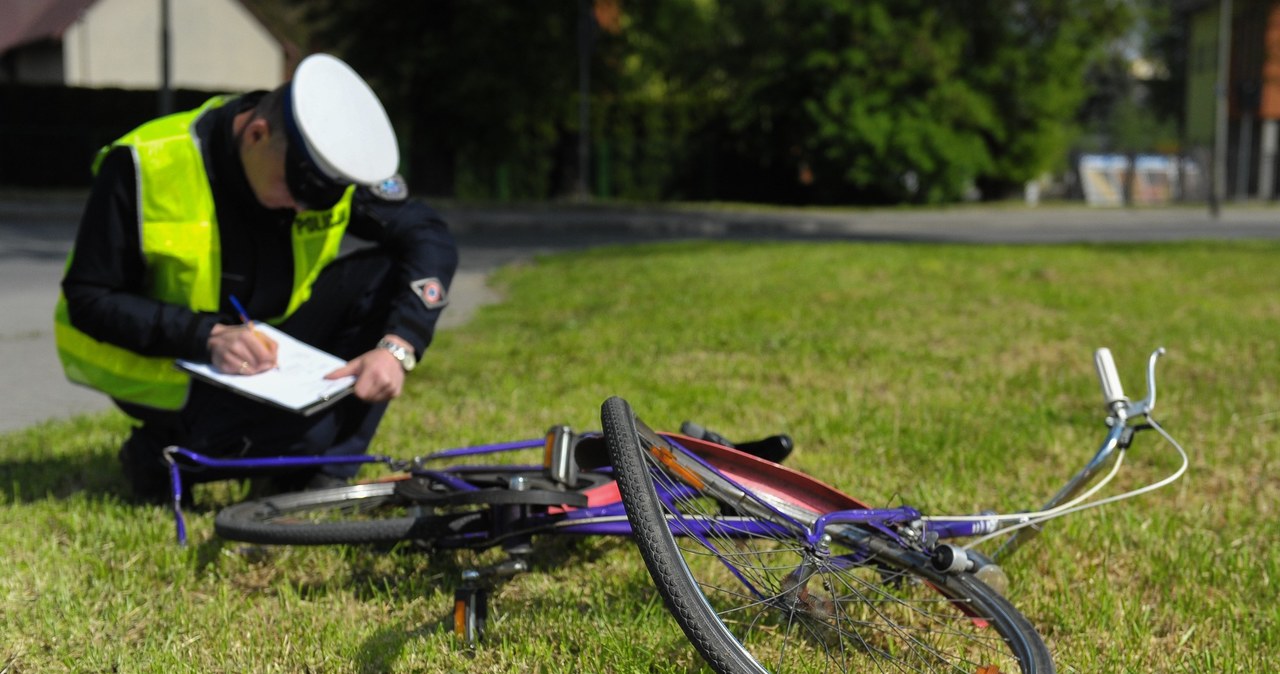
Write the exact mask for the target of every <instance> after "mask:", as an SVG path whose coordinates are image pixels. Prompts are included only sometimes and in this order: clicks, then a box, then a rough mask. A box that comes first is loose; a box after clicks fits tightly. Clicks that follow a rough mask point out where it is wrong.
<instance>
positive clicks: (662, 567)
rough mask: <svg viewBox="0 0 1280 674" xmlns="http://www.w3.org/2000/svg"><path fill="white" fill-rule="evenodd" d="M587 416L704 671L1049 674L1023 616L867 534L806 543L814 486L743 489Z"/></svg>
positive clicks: (650, 437)
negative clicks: (600, 432) (600, 435)
mask: <svg viewBox="0 0 1280 674" xmlns="http://www.w3.org/2000/svg"><path fill="white" fill-rule="evenodd" d="M601 416H602V423H603V427H604V433H605V438H606V442H607V444H608V447H609V453H610V456H611V457H612V459H613V465H614V471H615V477H616V478H617V480H618V485H619V488H620V490H621V492H622V499H623V503H624V504H625V506H626V511H627V516H628V518H629V520H630V522H631V527H632V530H633V532H634V536H635V538H636V541H637V544H638V545H639V547H640V552H641V555H642V556H643V557H644V560H645V564H646V565H647V566H648V568H649V571H650V574H651V576H652V577H653V579H654V582H655V583H656V584H657V586H658V590H659V592H660V593H661V594H662V596H663V599H664V600H665V601H666V604H667V607H668V609H669V610H670V611H671V613H672V614H673V615H674V617H675V618H676V621H677V622H678V623H679V624H680V626H681V628H682V629H683V630H684V632H685V634H686V635H687V636H688V637H689V639H690V641H691V642H692V643H693V645H694V646H695V648H697V649H698V651H699V653H701V654H702V656H703V657H704V658H705V659H706V660H707V662H708V663H709V664H710V665H711V666H712V668H714V669H715V670H716V671H718V672H722V673H725V672H735V673H736V672H769V671H772V672H810V671H812V672H863V671H866V672H884V671H903V672H935V671H937V672H968V673H971V674H1007V673H1010V672H1023V673H1024V674H1032V673H1034V674H1049V673H1051V672H1053V664H1052V662H1051V660H1050V658H1049V653H1048V650H1047V649H1046V648H1045V646H1044V643H1043V641H1042V640H1041V638H1040V636H1039V635H1038V634H1037V633H1036V631H1035V629H1034V628H1033V627H1032V626H1031V624H1030V623H1029V622H1028V621H1027V620H1026V618H1024V617H1023V616H1022V615H1021V614H1019V613H1018V611H1017V610H1016V609H1014V608H1013V607H1012V606H1011V605H1010V604H1009V603H1008V602H1007V601H1006V600H1005V599H1004V598H1002V597H1000V596H999V595H998V594H997V593H996V592H994V591H993V590H991V589H990V588H988V587H987V586H986V585H984V584H982V583H981V582H980V581H978V580H976V579H975V578H973V577H972V576H969V575H966V574H960V575H946V574H940V573H938V572H935V571H934V570H933V569H932V567H930V566H929V564H928V559H927V557H926V556H925V555H924V554H923V553H921V552H918V551H914V550H910V549H907V548H905V547H904V546H903V545H901V544H900V543H898V541H897V539H896V538H895V537H893V536H890V535H888V534H887V533H884V532H880V531H878V530H875V529H873V528H864V527H857V526H829V527H828V528H827V533H828V534H829V540H825V541H822V542H820V543H818V544H813V543H810V542H808V540H807V537H806V535H805V534H806V532H807V531H808V529H809V527H811V526H812V524H813V522H814V521H815V520H816V519H817V517H818V516H819V515H820V514H821V513H822V512H823V511H820V510H814V506H813V505H812V501H813V498H812V494H813V493H814V492H818V491H821V489H825V486H824V485H821V483H818V482H817V481H813V482H814V485H813V488H812V489H807V488H805V486H804V484H803V481H802V480H800V479H797V478H796V477H795V476H794V475H792V476H790V477H788V478H787V479H786V480H770V479H769V478H768V477H767V476H763V477H762V476H760V475H757V476H755V477H753V478H751V480H750V481H748V482H747V483H746V484H745V485H744V482H743V480H740V479H733V478H729V477H725V476H724V475H723V474H721V473H720V471H719V470H718V469H717V467H716V464H717V463H718V462H719V461H720V460H719V459H717V458H716V457H714V456H702V457H699V458H698V459H695V460H693V461H692V462H686V463H684V464H683V465H681V463H680V462H679V461H677V460H673V457H672V454H673V453H680V452H686V451H688V450H686V449H685V448H682V447H681V446H680V445H678V444H672V443H668V442H666V441H665V440H663V439H662V438H661V437H660V436H658V435H657V434H655V433H653V432H652V431H651V430H649V429H648V428H647V427H646V426H644V424H643V422H640V421H639V420H638V419H636V417H635V415H634V413H633V412H632V411H631V408H630V406H629V405H627V403H626V401H623V400H621V399H620V398H611V399H610V400H608V401H606V402H605V405H604V407H603V409H602V411H601ZM685 458H686V459H687V458H688V457H685ZM690 466H694V469H692V470H691V469H690V468H689V467H690ZM731 468H732V467H731ZM757 489H759V490H760V491H762V492H768V494H766V495H765V497H761V495H760V494H757V493H756V491H757ZM660 494H661V496H660ZM846 498H848V497H846ZM848 500H849V501H851V502H852V499H848ZM840 509H848V508H840Z"/></svg>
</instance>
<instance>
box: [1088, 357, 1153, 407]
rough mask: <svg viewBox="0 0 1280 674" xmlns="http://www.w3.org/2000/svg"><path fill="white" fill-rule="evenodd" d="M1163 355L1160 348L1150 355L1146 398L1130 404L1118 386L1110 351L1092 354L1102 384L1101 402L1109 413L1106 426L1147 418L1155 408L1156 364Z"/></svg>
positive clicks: (1114, 363)
mask: <svg viewBox="0 0 1280 674" xmlns="http://www.w3.org/2000/svg"><path fill="white" fill-rule="evenodd" d="M1164 353H1165V351H1164V347H1160V348H1158V349H1156V350H1155V351H1153V352H1152V353H1151V358H1150V359H1148V360H1147V397H1146V398H1143V399H1142V400H1139V401H1138V402H1134V403H1131V402H1129V398H1128V397H1127V396H1125V394H1124V387H1123V386H1121V384H1120V375H1119V373H1118V372H1117V371H1116V361H1115V359H1114V358H1112V357H1111V349H1108V348H1106V347H1103V348H1101V349H1098V350H1097V351H1095V352H1094V353H1093V364H1094V366H1095V367H1096V368H1097V370H1098V381H1099V382H1101V384H1102V401H1103V404H1104V405H1106V408H1107V411H1108V412H1110V413H1111V415H1112V416H1111V418H1109V419H1108V421H1107V423H1108V425H1110V424H1113V423H1115V422H1116V421H1121V422H1123V421H1124V420H1126V419H1128V418H1130V417H1137V416H1147V415H1149V414H1151V410H1153V409H1155V406H1156V362H1157V361H1158V360H1160V357H1161V356H1163V355H1164Z"/></svg>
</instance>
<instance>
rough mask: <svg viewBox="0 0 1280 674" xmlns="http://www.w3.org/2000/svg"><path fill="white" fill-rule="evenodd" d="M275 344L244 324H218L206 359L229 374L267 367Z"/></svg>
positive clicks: (272, 361) (271, 362) (272, 359)
mask: <svg viewBox="0 0 1280 674" xmlns="http://www.w3.org/2000/svg"><path fill="white" fill-rule="evenodd" d="M278 348H279V347H278V345H277V344H276V343H275V342H274V341H273V340H272V339H271V338H270V337H267V336H266V335H264V334H262V333H261V332H258V331H256V330H253V329H252V328H250V327H248V326H244V325H221V324H219V325H215V326H213V332H211V333H209V360H210V362H211V363H213V366H214V367H216V368H218V369H219V370H221V371H222V372H226V373H228V374H258V373H259V372H266V371H267V370H270V369H271V368H273V367H275V366H276V352H277V350H278ZM393 360H394V359H393Z"/></svg>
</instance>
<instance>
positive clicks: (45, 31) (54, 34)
mask: <svg viewBox="0 0 1280 674" xmlns="http://www.w3.org/2000/svg"><path fill="white" fill-rule="evenodd" d="M94 2H96V0H0V16H3V17H4V21H0V54H2V53H4V52H7V51H9V50H10V49H13V48H14V47H21V46H23V45H26V44H31V43H33V42H40V41H42V40H51V39H59V38H61V37H62V34H63V33H65V32H66V30H67V28H70V27H71V24H73V23H75V22H76V20H77V19H79V18H80V16H81V15H82V14H84V12H85V10H86V9H88V8H89V6H90V5H92V4H93V3H94Z"/></svg>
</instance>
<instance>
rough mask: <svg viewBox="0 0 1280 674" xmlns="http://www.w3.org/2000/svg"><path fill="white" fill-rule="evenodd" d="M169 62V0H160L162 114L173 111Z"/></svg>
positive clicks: (171, 78)
mask: <svg viewBox="0 0 1280 674" xmlns="http://www.w3.org/2000/svg"><path fill="white" fill-rule="evenodd" d="M170 65H171V64H170V62H169V0H160V114H161V115H167V114H169V113H171V112H173V86H172V81H173V77H172V72H171V68H170Z"/></svg>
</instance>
